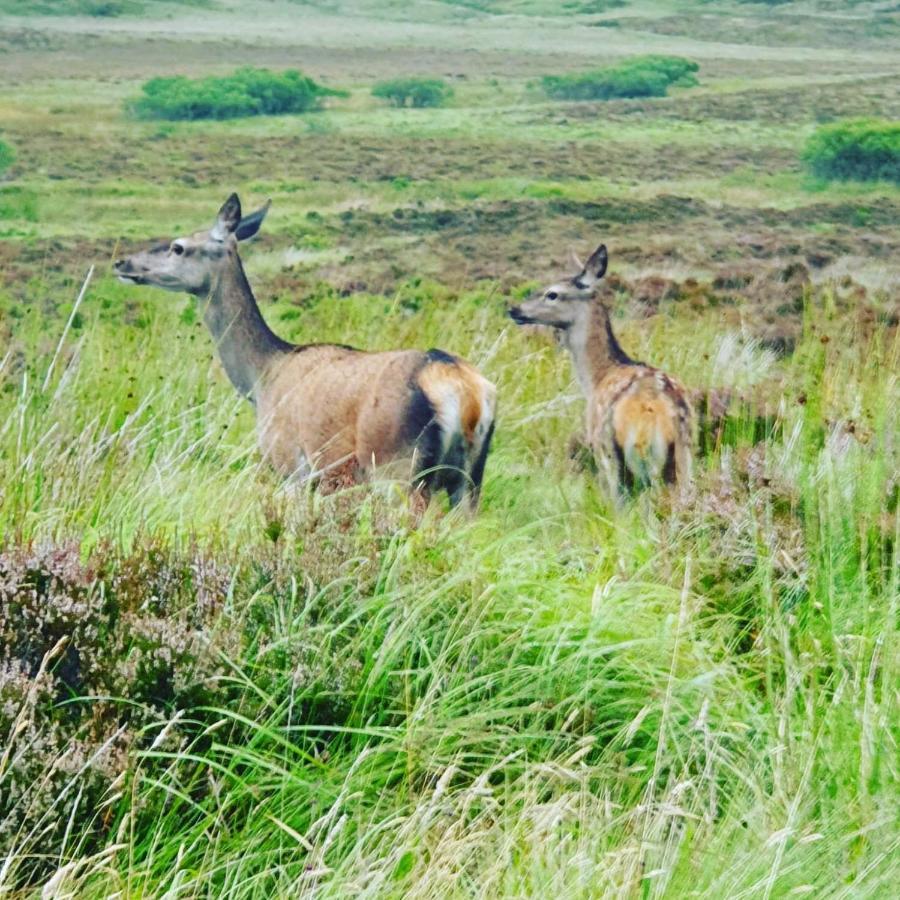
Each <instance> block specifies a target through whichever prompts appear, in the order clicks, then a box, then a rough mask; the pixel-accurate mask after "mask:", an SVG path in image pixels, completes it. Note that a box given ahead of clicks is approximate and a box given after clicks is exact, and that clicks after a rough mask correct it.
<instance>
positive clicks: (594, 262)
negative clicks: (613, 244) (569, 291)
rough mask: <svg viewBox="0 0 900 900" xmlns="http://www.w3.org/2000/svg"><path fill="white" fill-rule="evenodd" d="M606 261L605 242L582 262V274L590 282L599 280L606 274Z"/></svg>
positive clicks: (607, 261) (607, 255)
mask: <svg viewBox="0 0 900 900" xmlns="http://www.w3.org/2000/svg"><path fill="white" fill-rule="evenodd" d="M608 263H609V254H608V253H607V252H606V244H601V245H600V246H599V247H598V248H597V249H596V250H595V251H594V252H593V253H592V254H591V257H590V259H589V260H588V261H587V262H586V263H585V264H584V272H583V274H584V275H585V276H587V278H588V279H590V280H591V281H592V282H593V281H599V280H600V279H601V278H602V277H603V276H604V275H605V274H606V266H607V264H608Z"/></svg>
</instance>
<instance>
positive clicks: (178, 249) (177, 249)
mask: <svg viewBox="0 0 900 900" xmlns="http://www.w3.org/2000/svg"><path fill="white" fill-rule="evenodd" d="M171 250H172V252H173V253H174V254H175V255H176V256H181V254H182V253H184V246H183V245H182V244H172V247H171Z"/></svg>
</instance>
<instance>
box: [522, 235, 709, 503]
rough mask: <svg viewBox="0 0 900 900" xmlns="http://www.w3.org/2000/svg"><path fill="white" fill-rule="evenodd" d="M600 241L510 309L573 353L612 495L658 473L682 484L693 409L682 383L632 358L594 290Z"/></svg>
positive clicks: (687, 471)
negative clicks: (575, 269) (578, 264)
mask: <svg viewBox="0 0 900 900" xmlns="http://www.w3.org/2000/svg"><path fill="white" fill-rule="evenodd" d="M606 264H607V253H606V247H605V246H603V245H601V246H600V247H598V248H597V250H596V251H595V252H594V253H593V254H592V256H591V258H590V259H589V260H588V262H587V264H586V265H585V266H584V267H583V268H582V271H581V272H580V273H579V274H578V275H576V276H575V277H574V278H571V279H566V280H563V281H559V282H556V283H554V284H551V285H549V286H548V287H546V288H544V289H543V290H541V291H539V292H537V293H536V294H534V295H532V296H531V297H530V298H529V299H528V300H526V301H525V302H524V303H522V304H521V306H518V307H513V308H512V309H511V310H510V316H511V317H512V318H513V319H514V320H515V321H516V322H517V323H518V324H520V325H531V324H539V325H549V326H551V327H553V328H555V329H556V330H557V331H558V333H559V334H560V335H561V343H562V344H564V345H565V347H566V348H567V349H568V350H569V352H570V353H571V354H572V359H573V361H574V363H575V371H576V373H577V374H578V380H579V382H580V383H581V387H582V390H583V391H584V394H585V397H586V398H587V409H586V437H587V440H588V443H589V444H590V446H591V449H592V451H593V454H594V459H595V461H596V463H597V467H598V470H599V472H601V473H602V475H603V478H604V480H605V481H606V484H607V486H608V488H609V490H610V493H611V494H612V495H613V496H614V497H618V496H619V490H620V488H621V487H622V486H623V485H624V486H630V485H632V484H635V483H637V484H644V483H646V482H648V481H649V482H653V481H657V480H665V481H677V482H678V483H679V484H680V485H682V486H684V485H686V484H687V483H688V482H689V481H690V477H691V456H692V447H693V443H694V437H693V432H694V425H693V418H694V417H693V411H692V409H691V406H690V403H689V402H688V399H687V393H686V391H685V389H684V388H683V387H682V386H681V385H680V384H679V383H678V382H677V381H675V379H673V378H671V377H670V376H668V375H666V374H665V373H664V372H661V371H660V370H658V369H654V368H653V367H651V366H647V365H644V364H643V363H640V362H636V361H635V360H633V359H631V357H629V356H628V354H627V353H625V351H624V350H623V349H622V347H621V346H620V345H619V342H618V341H617V340H616V336H615V334H614V333H613V329H612V323H611V322H610V318H609V312H608V310H607V309H606V307H605V306H604V305H603V303H602V302H601V301H600V299H599V298H598V297H596V296H595V295H594V290H595V287H596V284H597V282H598V281H599V280H600V279H601V278H602V277H603V275H604V274H605V272H606Z"/></svg>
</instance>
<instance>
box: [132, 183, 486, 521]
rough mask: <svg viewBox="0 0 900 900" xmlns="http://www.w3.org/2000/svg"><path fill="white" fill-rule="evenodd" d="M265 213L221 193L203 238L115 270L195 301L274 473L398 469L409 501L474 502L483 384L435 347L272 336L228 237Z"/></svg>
mask: <svg viewBox="0 0 900 900" xmlns="http://www.w3.org/2000/svg"><path fill="white" fill-rule="evenodd" d="M267 211H268V204H266V206H264V207H263V208H262V209H260V210H258V211H257V212H255V213H252V214H251V215H249V216H246V217H244V218H242V217H241V204H240V201H239V199H238V197H237V195H236V194H232V195H231V196H230V197H229V198H228V200H226V201H225V204H224V205H223V206H222V208H221V209H220V210H219V214H218V217H217V219H216V222H215V224H214V225H213V227H212V228H211V229H210V230H209V231H200V232H197V233H195V234H191V235H189V236H187V237H180V238H176V239H175V240H173V241H171V242H169V243H165V244H162V245H160V246H158V247H155V248H153V249H151V250H146V251H144V252H141V253H136V254H135V255H134V256H131V257H128V258H127V259H121V260H119V261H118V262H116V264H115V271H116V274H117V275H118V277H119V279H120V280H121V281H124V282H126V283H128V284H139V285H150V286H153V287H159V288H163V289H165V290H168V291H177V292H186V293H188V294H191V295H193V296H194V297H196V298H197V299H198V300H199V301H200V304H201V307H202V311H203V318H204V321H205V322H206V325H207V327H208V328H209V331H210V333H211V334H212V337H213V340H214V341H215V343H216V348H217V349H218V353H219V357H220V359H221V361H222V365H223V367H224V368H225V372H226V373H227V375H228V378H229V379H230V380H231V383H232V384H233V385H234V386H235V388H236V389H237V390H238V391H239V392H240V393H241V394H242V395H243V396H245V397H246V398H247V399H249V400H250V401H251V402H252V403H253V405H254V406H255V408H256V416H257V430H258V437H259V444H260V449H261V450H262V453H263V456H264V457H265V458H266V459H267V460H268V461H269V462H271V464H272V465H273V466H274V467H275V468H276V469H277V470H278V471H279V472H280V473H282V474H283V475H285V476H290V475H294V474H300V475H302V476H304V477H315V478H316V479H317V480H318V482H319V485H320V487H323V488H325V489H334V488H335V487H338V486H340V485H343V484H348V483H355V482H357V481H359V480H362V479H363V478H365V477H366V476H368V475H370V474H371V472H372V470H373V469H374V468H375V467H379V468H380V467H382V466H384V465H386V464H389V463H390V464H392V468H394V469H395V470H396V468H397V464H400V465H401V466H403V465H404V464H405V465H406V466H408V468H406V472H408V473H409V474H410V475H411V480H412V485H413V488H414V497H416V498H417V505H422V504H421V501H422V500H424V501H426V502H427V500H428V498H429V497H430V495H431V493H433V492H435V491H439V490H442V489H443V490H445V491H446V492H447V494H448V495H449V498H450V503H451V505H455V504H457V503H458V502H459V501H460V500H462V499H463V498H467V500H468V502H469V505H470V506H471V507H474V506H475V505H476V504H477V501H478V495H479V491H480V488H481V481H482V477H483V475H484V465H485V460H486V457H487V453H488V448H489V446H490V441H491V436H492V433H493V428H494V425H493V419H494V405H495V390H494V386H493V385H492V384H491V383H490V382H489V381H488V380H487V379H485V378H484V377H482V375H481V374H480V373H479V372H478V370H477V369H475V368H474V367H473V366H471V365H469V363H467V362H465V361H464V360H461V359H459V358H457V357H455V356H451V355H450V354H448V353H444V352H443V351H441V350H429V351H427V352H421V351H418V350H388V351H385V352H371V353H370V352H365V351H362V350H356V349H354V348H352V347H347V346H344V345H341V344H290V343H288V342H287V341H284V340H282V339H281V338H279V337H278V336H277V335H275V334H274V333H273V332H272V330H271V329H270V328H269V326H268V325H267V324H266V322H265V320H264V319H263V317H262V314H261V313H260V311H259V307H258V306H257V303H256V299H255V298H254V296H253V291H252V290H251V289H250V284H249V283H248V281H247V277H246V275H245V274H244V268H243V266H242V264H241V260H240V257H239V255H238V241H242V240H246V239H247V238H250V237H253V236H254V235H255V234H256V233H257V231H259V228H260V225H261V224H262V221H263V219H264V218H265V215H266V212H267ZM401 471H402V468H401Z"/></svg>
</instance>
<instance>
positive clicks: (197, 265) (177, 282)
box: [114, 194, 271, 296]
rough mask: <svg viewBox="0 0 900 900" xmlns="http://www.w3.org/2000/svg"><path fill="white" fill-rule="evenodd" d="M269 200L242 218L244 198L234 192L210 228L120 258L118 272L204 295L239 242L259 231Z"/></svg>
mask: <svg viewBox="0 0 900 900" xmlns="http://www.w3.org/2000/svg"><path fill="white" fill-rule="evenodd" d="M270 203H271V201H268V202H267V203H266V205H265V206H263V207H262V208H260V209H258V210H257V211H256V212H254V213H250V215H248V216H244V217H243V218H242V217H241V201H240V200H239V199H238V196H237V194H232V195H231V196H230V197H229V198H228V199H227V200H226V201H225V203H224V204H223V206H222V208H221V209H220V210H219V215H218V217H217V218H216V221H215V224H214V225H213V227H212V228H210V229H209V231H197V232H195V233H194V234H191V235H188V236H187V237H179V238H175V239H174V240H173V241H170V242H168V243H165V244H160V245H158V246H156V247H153V248H151V249H150V250H143V251H141V252H140V253H135V254H134V255H133V256H129V257H127V258H126V259H120V260H117V261H116V263H115V265H114V269H115V272H116V275H118V277H119V281H123V282H125V283H126V284H146V285H150V286H151V287H158V288H162V289H163V290H166V291H177V292H179V293H188V294H194V295H196V296H203V295H205V294H207V293H209V289H210V285H211V284H212V283H213V281H214V276H215V274H216V271H217V270H218V269H220V267H222V266H223V265H224V264H225V263H226V262H227V261H228V259H229V257H230V256H232V255H234V254H236V253H237V242H238V241H245V240H247V239H248V238H251V237H253V236H254V235H255V234H256V233H257V232H258V231H259V227H260V225H262V222H263V219H264V218H265V217H266V213H267V212H268V211H269V204H270Z"/></svg>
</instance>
